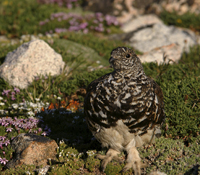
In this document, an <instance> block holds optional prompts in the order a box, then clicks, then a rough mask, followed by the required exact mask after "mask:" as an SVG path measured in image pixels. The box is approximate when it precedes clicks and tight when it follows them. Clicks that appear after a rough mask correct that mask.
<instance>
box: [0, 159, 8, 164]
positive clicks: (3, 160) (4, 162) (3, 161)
mask: <svg viewBox="0 0 200 175" xmlns="http://www.w3.org/2000/svg"><path fill="white" fill-rule="evenodd" d="M7 162H8V160H7V159H6V158H3V159H2V158H1V157H0V163H1V164H4V165H5V164H6V163H7Z"/></svg>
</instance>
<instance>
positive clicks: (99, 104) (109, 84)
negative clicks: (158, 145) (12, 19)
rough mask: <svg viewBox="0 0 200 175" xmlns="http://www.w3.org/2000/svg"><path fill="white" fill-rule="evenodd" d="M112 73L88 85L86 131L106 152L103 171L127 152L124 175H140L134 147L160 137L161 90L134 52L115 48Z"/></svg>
mask: <svg viewBox="0 0 200 175" xmlns="http://www.w3.org/2000/svg"><path fill="white" fill-rule="evenodd" d="M109 62H110V64H111V66H112V67H113V68H114V71H113V72H111V73H109V74H106V75H104V76H102V77H100V78H98V79H97V80H95V81H93V82H91V83H90V85H89V86H88V88H87V94H86V97H85V101H84V112H85V115H86V121H87V123H88V127H89V129H90V130H91V131H92V133H93V135H94V136H95V137H96V139H97V140H98V141H99V142H100V143H101V144H102V146H103V147H108V148H109V150H108V152H107V154H106V156H102V155H101V156H99V158H101V159H103V161H102V164H101V168H102V170H104V169H105V168H106V165H107V163H108V162H109V161H111V160H112V158H117V154H119V153H120V152H121V151H123V150H125V151H127V154H128V156H127V164H126V166H125V167H124V169H123V171H126V170H128V169H130V168H133V169H134V171H135V174H140V173H141V172H140V168H141V167H142V165H141V163H140V162H141V159H140V157H139V153H138V151H137V149H136V147H138V146H141V145H142V144H144V143H151V142H152V141H153V140H154V138H155V136H158V135H160V134H161V130H160V129H161V125H162V123H163V122H164V119H165V114H164V102H163V95H162V90H161V88H160V87H159V86H158V85H157V84H156V82H155V81H154V80H152V79H151V78H149V77H147V76H146V75H145V73H144V71H143V67H142V64H141V62H140V59H139V58H138V57H137V55H136V54H135V53H134V52H133V50H131V49H129V48H126V47H118V48H116V49H114V50H113V51H112V52H111V58H110V59H109Z"/></svg>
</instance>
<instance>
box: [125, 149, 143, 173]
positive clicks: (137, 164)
mask: <svg viewBox="0 0 200 175" xmlns="http://www.w3.org/2000/svg"><path fill="white" fill-rule="evenodd" d="M126 151H127V154H128V155H127V159H126V161H127V164H126V165H125V167H124V168H123V170H122V171H121V172H125V171H127V170H129V169H130V168H133V170H134V174H135V175H141V168H144V167H146V164H143V163H142V162H141V158H140V156H139V152H138V151H137V149H136V147H131V148H129V149H127V150H126Z"/></svg>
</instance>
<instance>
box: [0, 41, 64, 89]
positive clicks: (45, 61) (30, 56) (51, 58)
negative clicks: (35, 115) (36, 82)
mask: <svg viewBox="0 0 200 175" xmlns="http://www.w3.org/2000/svg"><path fill="white" fill-rule="evenodd" d="M64 65H65V62H64V61H63V60H62V56H61V55H60V54H58V53H56V52H55V51H54V50H53V49H52V48H51V47H50V46H49V45H48V44H47V43H46V42H44V41H43V40H39V39H37V40H33V41H30V42H27V43H24V44H22V45H21V46H20V47H18V48H17V49H16V50H14V51H13V52H9V53H8V54H7V56H6V58H5V61H4V63H3V64H2V65H1V66H0V77H2V78H3V79H5V80H6V81H7V82H8V83H9V84H10V85H12V86H17V87H19V88H21V89H25V88H27V87H28V85H29V84H30V83H32V81H33V79H34V78H35V77H36V76H38V75H49V74H51V75H52V76H54V75H59V74H60V73H61V72H62V71H63V68H64Z"/></svg>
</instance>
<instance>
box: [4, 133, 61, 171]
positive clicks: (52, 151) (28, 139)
mask: <svg viewBox="0 0 200 175" xmlns="http://www.w3.org/2000/svg"><path fill="white" fill-rule="evenodd" d="M11 147H12V148H13V150H14V157H13V159H12V160H11V161H10V162H8V164H6V167H7V168H15V167H17V166H20V165H22V164H25V165H35V166H47V163H48V160H49V159H51V160H56V154H57V152H56V149H57V147H58V145H57V144H56V142H55V141H54V140H50V139H49V138H46V137H42V136H38V135H34V134H31V133H22V134H20V135H18V136H17V137H15V138H14V140H13V141H12V143H11Z"/></svg>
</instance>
